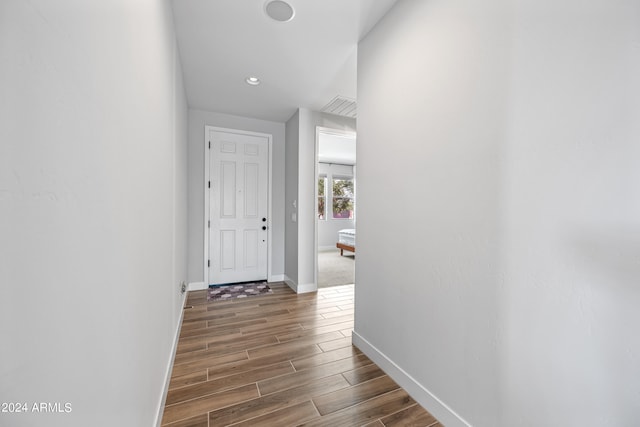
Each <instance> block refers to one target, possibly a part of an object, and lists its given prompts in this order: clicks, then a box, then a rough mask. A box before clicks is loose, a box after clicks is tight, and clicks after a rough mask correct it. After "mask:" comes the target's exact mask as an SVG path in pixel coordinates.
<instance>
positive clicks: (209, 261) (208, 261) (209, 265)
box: [207, 259, 211, 267]
mask: <svg viewBox="0 0 640 427" xmlns="http://www.w3.org/2000/svg"><path fill="white" fill-rule="evenodd" d="M207 267H211V260H210V259H208V260H207Z"/></svg>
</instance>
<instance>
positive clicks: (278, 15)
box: [264, 0, 296, 22]
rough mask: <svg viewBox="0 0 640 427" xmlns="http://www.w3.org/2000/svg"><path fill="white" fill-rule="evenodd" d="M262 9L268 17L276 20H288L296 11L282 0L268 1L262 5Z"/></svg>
mask: <svg viewBox="0 0 640 427" xmlns="http://www.w3.org/2000/svg"><path fill="white" fill-rule="evenodd" d="M264 11H265V12H266V14H267V15H269V17H270V18H271V19H273V20H275V21H278V22H288V21H291V20H292V19H293V17H294V16H295V14H296V12H295V10H293V7H292V6H291V5H290V4H289V3H287V2H286V1H282V0H271V1H268V2H267V3H266V4H265V6H264Z"/></svg>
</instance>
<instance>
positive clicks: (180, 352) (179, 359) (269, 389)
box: [162, 283, 442, 427]
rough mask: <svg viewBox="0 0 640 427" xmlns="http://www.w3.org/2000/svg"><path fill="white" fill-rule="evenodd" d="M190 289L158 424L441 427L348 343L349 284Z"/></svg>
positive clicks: (175, 426)
mask: <svg viewBox="0 0 640 427" xmlns="http://www.w3.org/2000/svg"><path fill="white" fill-rule="evenodd" d="M270 286H271V288H272V289H273V294H269V295H262V296H256V297H251V298H245V299H241V300H233V301H225V302H219V301H217V302H211V303H208V302H207V298H206V291H196V292H190V293H189V295H188V298H187V303H186V305H185V306H186V307H191V308H185V313H184V320H183V323H182V328H181V330H180V339H179V341H178V348H177V351H176V357H175V362H174V366H173V371H172V375H171V382H170V384H169V392H168V394H167V400H166V406H165V410H164V415H163V418H162V425H163V426H167V427H214V426H216V427H217V426H237V427H239V426H277V427H281V426H332V427H334V426H377V427H383V426H387V427H389V426H416V427H420V426H423V427H442V425H441V424H439V423H438V421H437V420H436V419H435V418H434V417H433V416H432V415H431V414H429V413H428V412H427V411H426V410H424V409H423V408H422V407H421V406H420V405H418V404H417V403H416V402H415V401H414V400H413V399H412V398H411V397H410V396H409V395H408V394H407V393H406V392H405V391H404V390H403V389H402V388H400V387H399V386H398V385H397V384H396V383H395V382H394V381H393V380H392V379H391V378H389V377H388V376H387V375H385V373H384V372H382V370H381V369H380V368H379V367H378V366H376V365H375V364H374V363H373V362H372V361H371V360H370V359H369V358H367V356H365V355H364V354H363V353H361V352H360V351H359V350H358V349H357V348H356V347H354V346H352V345H351V332H352V330H353V297H354V295H353V294H354V289H353V285H347V286H338V287H333V288H322V289H320V290H319V291H318V292H317V293H309V294H301V295H297V294H296V293H294V292H293V291H292V290H291V289H290V288H289V287H288V286H287V285H285V284H284V283H275V284H270Z"/></svg>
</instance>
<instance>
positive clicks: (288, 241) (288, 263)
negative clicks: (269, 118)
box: [284, 111, 300, 288]
mask: <svg viewBox="0 0 640 427" xmlns="http://www.w3.org/2000/svg"><path fill="white" fill-rule="evenodd" d="M299 143H300V112H299V111H296V113H295V114H294V115H293V116H291V118H290V119H289V120H287V123H286V154H285V157H286V160H285V174H286V176H285V181H286V184H285V262H284V265H285V276H286V280H287V283H289V284H290V286H292V287H294V288H295V287H296V286H297V283H298V219H297V216H298V146H299Z"/></svg>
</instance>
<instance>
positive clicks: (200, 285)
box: [188, 282, 209, 291]
mask: <svg viewBox="0 0 640 427" xmlns="http://www.w3.org/2000/svg"><path fill="white" fill-rule="evenodd" d="M208 287H209V286H208V285H207V283H206V282H191V283H189V287H188V290H189V291H203V290H205V289H207V288H208Z"/></svg>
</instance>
